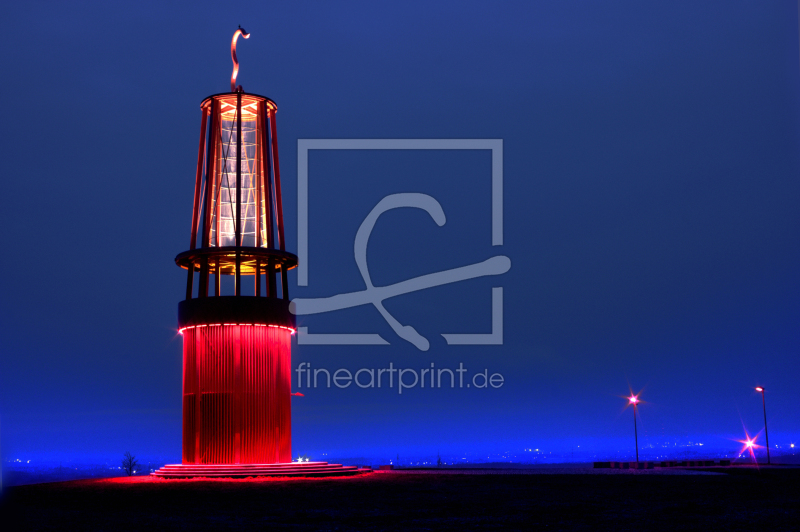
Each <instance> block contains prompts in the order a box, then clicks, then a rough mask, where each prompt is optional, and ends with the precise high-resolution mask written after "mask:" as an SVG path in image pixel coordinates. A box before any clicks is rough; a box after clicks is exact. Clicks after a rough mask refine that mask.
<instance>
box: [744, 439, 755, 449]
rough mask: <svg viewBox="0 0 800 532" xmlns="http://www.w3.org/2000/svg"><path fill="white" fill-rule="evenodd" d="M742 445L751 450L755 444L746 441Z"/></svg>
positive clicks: (751, 441)
mask: <svg viewBox="0 0 800 532" xmlns="http://www.w3.org/2000/svg"><path fill="white" fill-rule="evenodd" d="M744 444H745V445H746V446H747V447H749V448H752V447H753V445H755V442H754V441H753V440H747V441H746V442H744Z"/></svg>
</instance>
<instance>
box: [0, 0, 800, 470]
mask: <svg viewBox="0 0 800 532" xmlns="http://www.w3.org/2000/svg"><path fill="white" fill-rule="evenodd" d="M169 4H170V3H167V2H153V3H148V2H131V3H128V4H127V5H126V6H120V5H119V4H118V3H115V2H97V3H90V2H82V3H77V2H69V3H66V2H65V3H47V2H35V1H29V2H15V3H12V4H8V5H5V6H4V15H3V17H2V20H0V42H1V43H2V54H0V72H2V81H0V97H1V98H2V102H3V111H2V119H1V120H2V125H3V127H2V142H0V156H1V159H2V161H3V168H4V170H3V171H2V187H3V188H2V190H3V192H2V195H0V197H1V198H2V208H0V224H2V228H3V230H2V231H0V244H1V245H2V249H3V253H2V258H3V260H2V261H0V452H2V456H3V458H5V459H7V458H13V457H27V458H33V459H42V460H43V459H61V458H64V459H67V458H69V459H79V458H80V459H83V460H87V461H91V460H93V459H98V460H99V459H106V458H107V457H110V458H117V457H119V456H121V454H122V453H123V452H124V451H126V450H130V451H132V452H134V454H138V455H140V456H145V457H150V456H152V457H163V458H164V459H165V460H179V459H180V445H181V440H180V430H181V426H180V418H181V412H180V408H181V377H180V376H181V338H180V336H179V335H178V333H177V329H176V325H177V323H176V321H177V304H178V302H179V301H180V300H181V299H183V297H184V291H185V278H186V276H185V271H184V270H180V269H179V268H178V267H177V266H175V264H174V262H173V258H174V257H175V255H176V254H178V253H179V252H182V251H184V250H186V249H187V248H188V244H189V236H190V235H189V231H190V221H191V209H192V194H193V187H194V172H195V167H194V165H195V162H196V158H197V145H198V136H199V130H200V109H199V104H200V102H201V101H202V100H203V99H204V98H205V97H206V96H209V95H211V94H215V93H220V92H225V91H228V90H229V78H230V72H231V59H230V51H229V43H230V39H231V36H232V34H233V32H234V30H235V29H236V28H237V26H238V25H240V24H241V25H242V26H243V27H244V28H245V29H246V30H247V31H249V32H250V33H251V35H252V36H251V38H250V39H249V40H246V41H244V40H240V41H239V47H238V55H239V60H240V63H241V70H240V74H239V80H238V81H239V83H241V84H242V85H243V87H244V89H245V91H248V92H253V93H256V94H262V95H266V96H269V97H270V98H272V99H274V100H275V101H276V102H277V104H278V107H279V112H278V138H279V146H280V157H281V159H280V162H281V176H282V182H283V183H282V184H283V199H284V211H285V222H286V231H287V243H288V246H287V247H288V249H289V250H292V251H295V252H296V251H297V242H298V236H297V232H298V229H297V228H298V218H297V198H298V189H297V152H298V148H297V146H298V139H502V141H503V172H504V173H503V175H504V194H503V207H504V218H503V221H504V232H503V245H502V246H492V237H491V236H492V235H491V216H492V213H491V155H490V152H489V151H486V150H482V151H458V150H437V151H396V150H384V151H330V150H316V151H313V152H311V153H310V156H309V196H308V198H309V261H308V267H309V284H308V286H307V287H298V286H297V276H296V272H295V271H293V272H291V273H290V275H289V278H290V290H291V295H292V297H303V298H318V297H327V296H331V295H334V294H338V293H344V292H352V291H358V290H363V289H364V282H363V281H362V279H361V276H360V274H359V272H358V269H357V268H356V263H355V261H354V257H353V240H354V238H355V234H356V231H357V229H358V227H359V225H360V224H361V222H362V221H363V220H364V218H365V217H366V216H367V214H368V213H369V212H370V210H371V209H372V208H373V207H374V206H375V204H376V203H377V202H378V201H380V200H381V199H382V198H383V197H385V196H387V195H389V194H393V193H401V192H418V193H424V194H428V195H430V196H433V197H434V198H436V200H437V201H438V202H439V203H440V204H441V206H442V208H443V210H444V212H445V214H446V217H447V222H446V224H445V225H443V226H442V227H438V226H437V225H436V224H435V223H434V221H433V220H431V218H430V217H429V216H428V215H427V214H426V213H424V212H423V211H421V210H412V209H401V210H395V211H391V212H389V213H386V214H384V215H383V216H382V217H381V218H380V219H379V221H378V223H377V225H376V227H375V230H374V231H373V233H372V235H371V239H370V245H369V248H368V249H369V252H368V259H369V268H370V273H371V275H372V278H373V281H374V283H375V284H376V285H387V284H393V283H396V282H400V281H403V280H406V279H410V278H412V277H417V276H420V275H425V274H427V273H432V272H437V271H442V270H447V269H450V268H454V267H458V266H464V265H468V264H473V263H476V262H480V261H483V260H485V259H488V258H490V257H492V256H495V255H505V256H507V257H509V259H510V260H511V269H510V271H509V272H508V273H506V274H504V275H500V276H496V277H485V278H480V279H474V280H470V281H464V282H461V283H456V284H450V285H446V286H440V287H437V288H432V289H429V290H425V291H421V292H416V293H412V294H406V295H401V296H398V297H395V298H392V299H390V300H387V301H386V302H385V305H386V308H387V310H389V311H390V312H391V313H392V314H393V315H394V316H395V317H396V318H397V319H398V320H399V321H400V322H401V323H403V324H405V325H412V326H414V327H415V328H416V329H417V331H419V333H420V334H422V335H423V336H425V337H426V338H427V339H428V340H429V341H430V346H431V347H430V349H429V350H428V351H420V350H418V349H417V348H416V347H414V346H413V345H411V344H410V343H408V342H406V341H405V340H402V339H401V338H399V337H398V336H397V335H396V334H395V333H394V332H393V331H392V329H391V328H390V327H389V325H388V324H387V322H386V321H385V320H384V319H383V318H382V317H381V316H380V314H379V313H378V311H377V310H376V309H375V308H374V307H371V306H361V307H357V308H352V309H348V310H340V311H337V312H334V313H330V314H320V315H312V316H299V317H298V325H299V326H302V327H308V328H309V331H311V332H315V333H373V334H380V335H381V336H382V337H383V338H384V339H385V340H386V341H387V342H388V343H389V345H383V346H318V345H299V346H298V345H297V344H296V343H295V344H294V345H293V353H292V364H293V367H297V365H298V364H300V363H301V362H306V363H308V364H311V366H312V367H313V368H327V369H329V370H330V371H334V370H336V369H338V368H347V369H349V370H350V371H352V372H355V371H356V370H358V369H359V368H376V369H377V368H385V367H388V364H389V363H390V362H391V363H393V365H394V366H395V367H400V368H416V369H417V370H419V369H421V368H427V367H430V365H431V363H434V364H435V366H436V367H437V368H442V367H447V368H452V369H455V368H457V367H458V365H459V363H463V365H464V367H466V368H468V369H469V371H470V375H471V374H472V373H474V372H476V371H483V370H484V369H488V371H489V374H492V373H500V374H502V375H503V376H504V385H503V386H502V387H501V388H497V389H493V388H489V389H474V388H469V389H458V388H456V389H450V388H441V389H433V390H431V389H430V388H428V387H426V388H424V389H422V388H415V389H410V390H404V391H403V394H402V395H400V394H398V390H397V388H396V386H395V388H393V389H388V388H381V389H360V388H357V387H355V386H350V387H349V388H347V389H338V388H335V387H332V388H330V389H327V388H317V389H313V390H308V389H305V388H297V381H296V378H294V379H293V387H294V391H300V392H302V393H304V394H305V397H295V398H294V399H293V400H292V401H293V403H292V407H293V442H294V444H293V448H294V451H295V454H297V453H309V454H310V455H311V456H312V457H321V454H322V453H331V454H333V455H335V456H385V457H387V458H388V457H394V456H395V455H396V454H397V453H399V454H405V455H414V454H418V455H423V454H426V453H427V454H429V455H432V456H435V455H436V453H437V452H441V453H442V455H452V456H455V455H459V454H462V453H468V452H469V453H473V454H475V455H478V454H481V453H484V454H486V453H489V452H504V451H514V452H517V451H521V450H522V449H523V448H541V449H546V450H548V451H553V452H555V451H559V452H561V451H564V450H565V449H569V448H572V447H574V446H579V445H580V446H581V448H582V449H587V450H589V451H595V452H598V453H612V452H614V451H616V450H618V449H625V450H630V451H631V453H632V443H633V442H632V436H633V434H632V433H633V430H632V428H633V427H631V425H632V421H631V416H632V414H631V411H630V410H629V409H628V410H625V400H624V399H623V398H622V396H624V395H626V394H627V393H629V391H631V390H633V391H634V392H639V391H642V395H641V398H642V400H643V401H644V403H643V404H642V405H641V407H640V426H639V428H640V443H641V444H642V445H654V446H658V445H661V444H663V443H668V442H679V443H683V444H686V443H687V442H689V441H692V442H704V443H705V444H706V445H708V446H715V447H719V448H720V449H728V448H738V447H739V444H737V443H736V442H733V441H731V440H732V439H741V438H743V437H744V431H745V429H746V430H747V431H749V433H750V434H755V433H757V432H759V431H760V430H762V429H763V417H762V410H761V408H762V405H761V398H760V395H759V394H758V393H757V392H755V390H754V387H755V386H756V385H762V386H764V387H766V389H767V408H768V414H769V428H770V434H769V435H770V443H771V444H772V445H773V446H774V445H779V446H781V448H785V447H786V446H788V444H789V443H800V409H798V407H797V405H798V404H800V388H798V384H797V379H798V377H797V376H798V374H800V363H799V362H798V352H799V350H800V335H798V323H799V322H800V277H798V264H800V215H799V213H800V210H799V209H798V207H797V205H798V199H800V180H799V179H798V176H799V175H800V150H798V147H800V129H799V128H798V126H799V125H800V75H799V74H800V54H799V53H798V52H799V51H800V38H799V36H798V6H797V3H796V2H790V1H785V2H764V1H756V0H753V1H736V2H732V1H716V2H692V1H686V2H678V1H671V2H660V3H654V2H641V1H636V0H631V1H609V2H595V1H590V0H586V1H569V2H560V1H555V0H551V1H542V2H517V3H489V2H483V3H476V2H472V3H468V2H399V3H394V4H392V5H388V4H386V3H372V2H363V3H362V2H358V3H356V2H349V3H343V4H340V5H339V6H338V7H334V6H333V3H327V2H318V3H307V2H282V3H278V2H252V3H244V2H222V3H220V2H215V3H210V2H187V3H184V4H183V5H169ZM492 287H503V294H504V306H503V311H504V320H503V329H504V342H503V344H502V345H494V346H448V345H446V343H445V341H444V338H443V337H442V336H441V334H442V333H462V332H463V333H488V332H490V330H491V318H492V316H491V302H492ZM295 375H296V374H293V376H295ZM761 441H762V440H761V437H759V442H761Z"/></svg>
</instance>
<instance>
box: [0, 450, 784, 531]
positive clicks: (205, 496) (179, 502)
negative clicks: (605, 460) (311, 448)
mask: <svg viewBox="0 0 800 532" xmlns="http://www.w3.org/2000/svg"><path fill="white" fill-rule="evenodd" d="M498 473H501V474H494V473H493V472H491V471H486V470H475V471H469V470H461V471H454V472H440V471H436V470H434V471H419V472H389V473H384V472H381V473H373V474H368V475H363V476H360V477H354V478H321V479H276V478H271V479H241V480H161V479H154V478H150V477H131V478H114V479H106V480H76V481H72V482H54V483H48V484H34V485H28V486H16V487H12V488H8V489H6V490H5V491H4V492H3V494H2V497H0V524H3V525H7V524H12V525H13V528H6V527H5V526H3V530H109V531H111V530H114V531H116V530H145V529H150V530H232V529H269V530H410V529H411V530H465V529H481V530H500V529H511V530H521V529H528V530H531V529H537V530H538V529H544V528H547V529H555V530H615V531H620V530H670V531H674V530H692V529H706V530H714V529H717V530H721V529H727V530H737V529H742V530H745V529H747V530H753V529H758V530H797V529H798V528H800V468H797V467H775V466H773V467H771V468H764V467H762V468H760V469H756V468H751V467H729V468H711V469H706V470H691V471H689V470H675V469H671V470H659V469H656V470H640V471H609V470H592V469H569V470H559V469H552V470H547V469H540V470H525V471H513V470H506V471H502V472H498ZM517 473H518V474H517Z"/></svg>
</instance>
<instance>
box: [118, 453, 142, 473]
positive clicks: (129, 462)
mask: <svg viewBox="0 0 800 532" xmlns="http://www.w3.org/2000/svg"><path fill="white" fill-rule="evenodd" d="M138 465H139V462H137V461H136V457H135V456H133V455H132V454H131V453H130V452H129V451H125V456H124V457H123V458H122V469H124V470H125V472H126V473H127V474H128V476H131V475H133V473H134V472H135V471H136V466H138Z"/></svg>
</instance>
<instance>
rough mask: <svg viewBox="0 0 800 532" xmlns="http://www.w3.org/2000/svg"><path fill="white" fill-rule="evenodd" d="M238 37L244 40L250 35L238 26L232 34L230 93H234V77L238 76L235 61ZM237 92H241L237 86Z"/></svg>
mask: <svg viewBox="0 0 800 532" xmlns="http://www.w3.org/2000/svg"><path fill="white" fill-rule="evenodd" d="M239 35H241V36H242V37H244V38H245V39H249V38H250V34H249V33H247V31H246V30H245V29H244V28H242V26H241V25H240V26H239V29H238V30H236V32H235V33H234V34H233V40H232V41H231V59H233V74H231V92H236V76H238V75H239V60H238V59H236V41H237V40H238V39H239ZM239 90H242V86H241V85H239Z"/></svg>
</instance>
